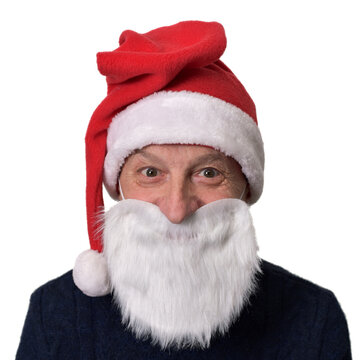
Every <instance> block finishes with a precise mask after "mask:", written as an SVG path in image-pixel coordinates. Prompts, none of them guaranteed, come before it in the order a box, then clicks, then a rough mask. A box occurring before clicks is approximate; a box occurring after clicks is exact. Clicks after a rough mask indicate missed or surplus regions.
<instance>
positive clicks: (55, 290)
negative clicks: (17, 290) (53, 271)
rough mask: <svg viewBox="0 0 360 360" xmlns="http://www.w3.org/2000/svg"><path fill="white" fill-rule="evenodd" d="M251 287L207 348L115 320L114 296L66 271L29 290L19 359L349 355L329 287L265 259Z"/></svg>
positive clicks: (295, 359)
mask: <svg viewBox="0 0 360 360" xmlns="http://www.w3.org/2000/svg"><path fill="white" fill-rule="evenodd" d="M261 269H262V274H260V275H259V276H258V283H257V289H256V291H255V292H254V293H253V295H252V296H251V297H250V301H249V302H248V304H247V305H246V306H245V307H244V308H243V310H242V312H241V314H240V316H239V317H238V318H237V319H236V320H235V321H234V323H233V324H232V325H231V327H230V329H229V330H228V332H227V333H226V334H225V335H215V336H214V337H213V338H212V340H211V344H210V347H209V348H207V349H182V350H176V349H167V350H161V349H160V348H159V347H158V346H157V345H153V344H152V343H151V340H150V339H137V338H136V337H135V336H134V335H133V333H132V332H131V331H130V330H129V329H126V327H125V326H124V325H122V322H121V313H120V311H119V309H118V308H117V307H116V305H115V304H114V302H113V299H112V296H111V295H107V296H103V297H95V298H93V297H88V296H86V295H84V294H83V293H82V292H81V291H80V290H79V289H78V288H77V287H76V286H75V284H74V282H73V279H72V273H71V271H70V272H68V273H66V274H64V275H63V276H61V277H59V278H57V279H55V280H52V281H50V282H48V283H47V284H45V285H43V286H41V287H40V288H39V289H37V290H36V291H35V292H34V293H33V294H32V296H31V300H30V306H29V310H28V314H27V317H26V320H25V325H24V328H23V333H22V336H21V340H20V346H19V348H18V352H17V356H16V359H17V360H26V359H32V360H35V359H37V360H55V359H59V360H67V359H69V360H77V359H79V360H80V359H81V360H95V359H96V360H100V359H101V360H117V359H119V360H120V359H121V360H126V359H131V360H138V359H147V360H152V359H154V360H155V359H181V360H188V359H197V360H199V359H207V360H211V359H217V360H219V359H220V360H222V359H224V360H227V359H229V360H230V359H237V360H273V359H284V360H285V359H286V360H312V359H321V360H349V359H351V351H350V340H349V333H348V328H347V323H346V319H345V316H344V313H343V311H342V310H341V307H340V305H339V303H338V301H337V300H336V298H335V296H334V294H333V293H332V292H331V291H329V290H326V289H323V288H321V287H319V286H317V285H314V284H312V283H311V282H309V281H306V280H304V279H301V278H299V277H297V276H295V275H293V274H291V273H289V272H288V271H286V270H284V269H282V268H281V267H278V266H276V265H273V264H271V263H269V262H267V261H264V260H263V261H262V263H261Z"/></svg>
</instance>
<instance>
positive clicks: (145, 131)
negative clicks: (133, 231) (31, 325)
mask: <svg viewBox="0 0 360 360" xmlns="http://www.w3.org/2000/svg"><path fill="white" fill-rule="evenodd" d="M119 45H120V46H119V47H118V48H117V49H116V50H114V51H111V52H101V53H98V54H97V63H98V68H99V71H100V73H101V74H103V75H105V76H106V81H107V86H108V93H107V96H106V98H105V99H104V100H103V101H102V102H101V104H100V105H99V106H98V107H97V109H96V110H95V112H94V113H93V115H92V117H91V120H90V123H89V127H88V130H87V134H86V139H85V141H86V171H87V181H86V204H87V221H88V232H89V238H90V245H91V250H87V251H86V252H84V253H82V254H81V255H80V256H79V257H78V259H77V261H76V264H75V267H74V271H73V276H74V281H75V283H76V285H77V286H78V287H79V288H80V289H81V290H82V291H83V292H84V293H85V294H87V295H89V296H101V295H105V294H107V293H108V292H109V280H108V277H107V271H106V268H107V267H106V263H105V260H104V258H103V256H102V247H103V246H102V226H103V224H102V223H101V221H99V220H98V217H97V214H98V213H99V211H100V210H101V209H102V208H103V205H104V203H103V195H102V184H103V183H104V184H105V187H106V189H107V191H108V192H109V194H110V195H111V196H112V197H113V198H114V199H118V196H119V194H118V193H117V182H118V177H119V172H120V169H121V166H122V164H123V163H124V161H125V159H126V157H128V156H129V155H130V154H131V153H132V152H134V150H136V149H141V148H143V147H144V146H146V145H150V144H199V145H207V146H211V147H213V148H214V149H217V150H220V151H222V152H223V153H224V154H226V155H228V156H231V157H233V158H234V159H235V160H237V161H238V163H239V164H240V165H241V167H242V171H243V173H244V174H245V176H246V178H247V181H248V183H249V187H250V199H249V203H250V204H252V203H254V202H256V201H257V200H258V199H259V197H260V195H261V192H262V188H263V171H264V151H263V142H262V139H261V135H260V131H259V129H258V127H257V119H256V111H255V105H254V103H253V101H252V99H251V98H250V96H249V94H248V93H247V92H246V90H245V88H244V86H243V85H242V84H241V83H240V81H239V80H238V79H237V78H236V77H235V75H234V74H233V73H232V72H231V70H230V69H229V68H228V67H227V66H226V65H225V64H224V63H223V62H221V61H220V60H219V58H220V56H221V55H222V54H223V52H224V50H225V47H226V37H225V32H224V28H223V27H222V25H221V24H219V23H216V22H201V21H185V22H180V23H178V24H175V25H173V26H167V27H162V28H158V29H155V30H152V31H150V32H148V33H145V34H139V33H136V32H134V31H130V30H127V31H124V32H123V33H122V34H121V36H120V40H119Z"/></svg>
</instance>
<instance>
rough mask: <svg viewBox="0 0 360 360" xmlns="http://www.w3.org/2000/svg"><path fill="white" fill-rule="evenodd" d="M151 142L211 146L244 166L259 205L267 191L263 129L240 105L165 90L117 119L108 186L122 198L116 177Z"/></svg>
mask: <svg viewBox="0 0 360 360" xmlns="http://www.w3.org/2000/svg"><path fill="white" fill-rule="evenodd" d="M150 144H199V145H208V146H212V147H213V148H215V149H217V150H220V151H222V152H223V153H225V154H226V155H229V156H232V157H233V158H234V159H235V160H237V161H238V163H239V164H240V165H241V166H242V170H243V172H244V174H245V175H246V177H247V179H248V181H249V184H250V189H251V198H250V203H255V202H256V201H257V200H258V198H259V197H260V195H261V192H262V188H263V172H264V149H263V142H262V139H261V135H260V131H259V129H258V127H257V125H256V123H255V121H254V119H252V118H251V117H250V116H249V115H247V114H246V113H245V112H244V111H242V110H241V109H240V108H238V107H237V106H234V105H232V104H230V103H228V102H226V101H223V100H220V99H218V98H215V97H213V96H210V95H206V94H200V93H195V92H190V91H178V92H174V91H160V92H158V93H155V94H153V95H150V96H148V97H146V98H144V99H142V100H139V101H138V102H136V103H135V104H132V105H130V106H128V108H126V109H125V110H124V111H122V112H120V113H119V114H118V115H116V116H115V117H114V118H113V120H112V123H111V125H110V127H109V129H108V136H107V151H108V152H107V155H106V158H105V164H104V183H105V186H106V188H107V190H108V192H109V194H110V195H111V196H112V197H114V198H117V196H118V194H117V192H116V183H117V177H118V174H119V172H120V168H121V166H122V165H123V163H124V160H125V159H126V157H127V156H129V155H130V154H131V153H132V152H133V151H134V150H136V149H141V148H143V147H144V146H146V145H150Z"/></svg>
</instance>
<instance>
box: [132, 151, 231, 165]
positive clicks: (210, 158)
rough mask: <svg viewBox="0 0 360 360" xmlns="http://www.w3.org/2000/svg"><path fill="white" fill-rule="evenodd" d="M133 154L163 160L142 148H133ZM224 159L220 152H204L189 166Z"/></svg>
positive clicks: (161, 162)
mask: <svg viewBox="0 0 360 360" xmlns="http://www.w3.org/2000/svg"><path fill="white" fill-rule="evenodd" d="M134 154H140V155H142V156H143V157H144V158H146V159H148V160H151V161H156V162H158V163H160V164H164V162H163V160H162V159H161V158H160V157H158V156H156V155H154V154H150V153H148V152H146V150H144V149H137V150H135V152H134ZM225 161H226V157H225V155H223V154H221V153H220V152H216V153H213V154H205V155H202V156H199V157H197V158H196V159H195V160H194V161H193V162H192V163H191V167H196V166H198V165H201V164H204V163H214V162H221V163H223V164H224V163H225Z"/></svg>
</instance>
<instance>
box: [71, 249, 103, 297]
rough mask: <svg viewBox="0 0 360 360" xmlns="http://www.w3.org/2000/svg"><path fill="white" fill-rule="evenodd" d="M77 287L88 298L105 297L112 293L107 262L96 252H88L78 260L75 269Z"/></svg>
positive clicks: (74, 275) (74, 276) (74, 277)
mask: <svg viewBox="0 0 360 360" xmlns="http://www.w3.org/2000/svg"><path fill="white" fill-rule="evenodd" d="M73 279H74V283H75V285H76V286H77V287H78V288H79V289H80V290H81V291H82V292H83V293H84V294H85V295H88V296H93V297H94V296H104V295H107V294H108V293H109V292H110V282H109V275H108V270H107V265H106V260H105V258H104V255H103V254H102V253H99V252H98V251H96V250H86V251H84V252H82V253H81V254H80V255H79V256H78V257H77V259H76V262H75V266H74V269H73Z"/></svg>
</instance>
